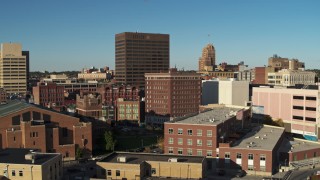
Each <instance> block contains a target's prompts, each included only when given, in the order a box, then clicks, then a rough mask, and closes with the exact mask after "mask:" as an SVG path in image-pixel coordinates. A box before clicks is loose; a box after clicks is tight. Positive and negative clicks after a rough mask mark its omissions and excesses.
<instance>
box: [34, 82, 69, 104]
mask: <svg viewBox="0 0 320 180" xmlns="http://www.w3.org/2000/svg"><path fill="white" fill-rule="evenodd" d="M32 93H33V100H34V103H35V104H38V105H41V106H44V107H48V108H54V109H59V108H61V107H62V106H64V87H63V86H58V85H57V84H56V83H50V82H38V83H37V86H35V87H33V91H32Z"/></svg>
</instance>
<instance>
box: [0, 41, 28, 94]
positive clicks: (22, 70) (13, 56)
mask: <svg viewBox="0 0 320 180" xmlns="http://www.w3.org/2000/svg"><path fill="white" fill-rule="evenodd" d="M26 58H27V57H26V56H24V55H22V46H21V44H18V43H3V44H1V50H0V87H2V88H5V90H6V92H7V93H8V94H13V93H22V94H25V93H26V91H27V67H29V65H27V60H26Z"/></svg>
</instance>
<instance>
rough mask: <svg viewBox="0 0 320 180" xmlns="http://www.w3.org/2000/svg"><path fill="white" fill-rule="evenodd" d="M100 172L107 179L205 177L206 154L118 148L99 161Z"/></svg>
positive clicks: (100, 175) (100, 176) (101, 176)
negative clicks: (165, 152) (178, 154)
mask: <svg viewBox="0 0 320 180" xmlns="http://www.w3.org/2000/svg"><path fill="white" fill-rule="evenodd" d="M97 166H98V168H97V176H98V178H103V179H128V180H129V179H130V180H131V179H136V180H140V179H144V178H147V177H159V178H172V179H201V178H204V177H205V169H206V164H205V158H204V157H202V156H198V157H196V156H194V157H192V156H175V155H162V154H146V153H124V152H114V153H112V154H110V155H108V156H107V157H105V158H104V159H102V160H100V161H98V162H97Z"/></svg>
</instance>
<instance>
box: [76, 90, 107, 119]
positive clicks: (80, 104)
mask: <svg viewBox="0 0 320 180" xmlns="http://www.w3.org/2000/svg"><path fill="white" fill-rule="evenodd" d="M76 107H77V108H76V110H77V112H78V114H79V115H82V116H86V117H92V118H95V119H99V118H100V117H102V100H101V95H100V94H98V93H80V95H77V101H76Z"/></svg>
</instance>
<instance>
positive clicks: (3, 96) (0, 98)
mask: <svg viewBox="0 0 320 180" xmlns="http://www.w3.org/2000/svg"><path fill="white" fill-rule="evenodd" d="M6 102H7V93H6V90H5V89H4V88H0V103H6Z"/></svg>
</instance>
